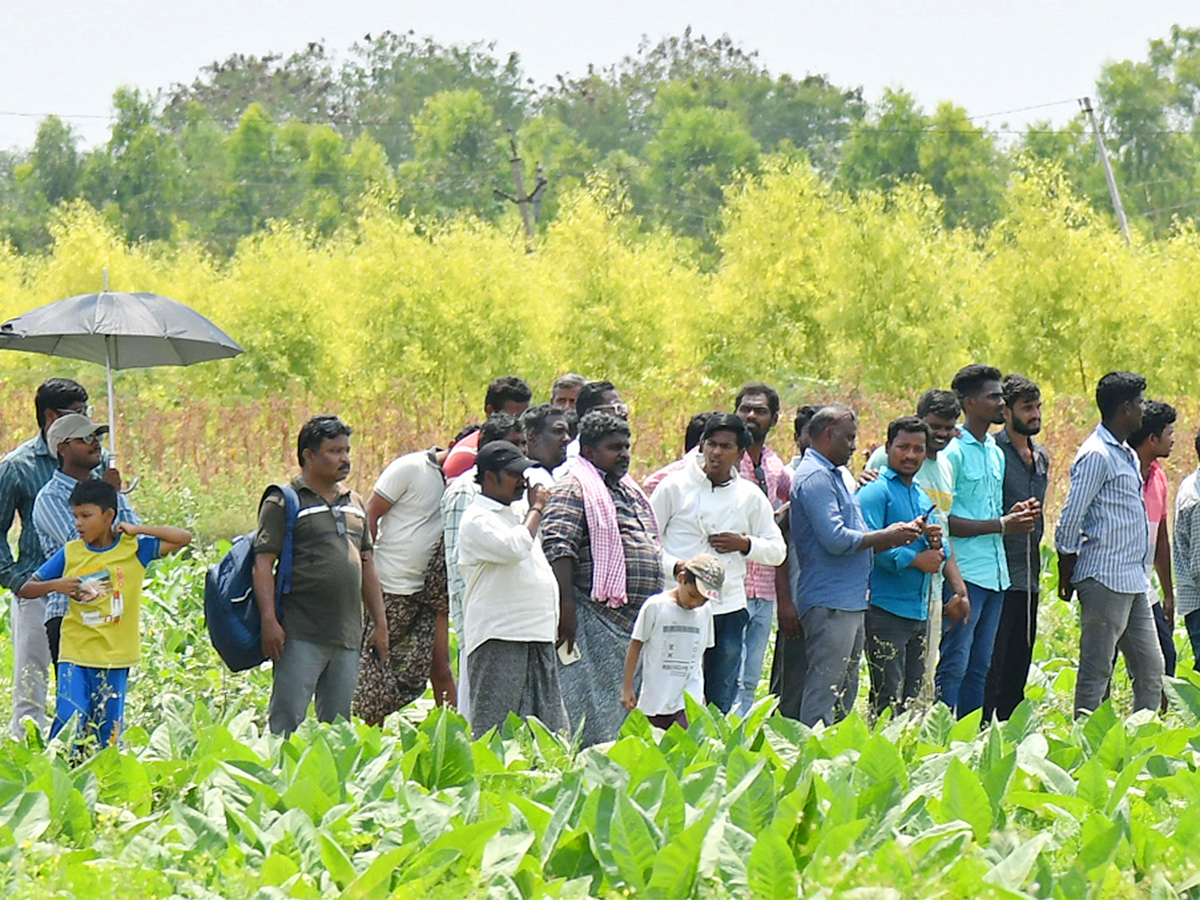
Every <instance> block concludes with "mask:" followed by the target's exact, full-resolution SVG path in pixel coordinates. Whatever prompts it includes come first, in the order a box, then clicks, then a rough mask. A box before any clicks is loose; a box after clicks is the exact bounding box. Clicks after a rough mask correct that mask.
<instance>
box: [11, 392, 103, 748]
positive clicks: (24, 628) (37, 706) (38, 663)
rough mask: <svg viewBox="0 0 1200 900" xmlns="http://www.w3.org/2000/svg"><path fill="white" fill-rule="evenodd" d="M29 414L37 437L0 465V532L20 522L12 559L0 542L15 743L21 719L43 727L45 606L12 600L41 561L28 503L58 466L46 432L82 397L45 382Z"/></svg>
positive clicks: (84, 409) (84, 406) (78, 409)
mask: <svg viewBox="0 0 1200 900" xmlns="http://www.w3.org/2000/svg"><path fill="white" fill-rule="evenodd" d="M34 410H35V412H36V414H37V425H38V432H37V434H36V435H35V436H34V437H32V438H30V439H29V440H28V441H26V442H25V443H23V444H22V445H21V446H20V447H18V448H17V449H15V450H13V451H12V452H11V453H9V454H8V456H6V457H4V461H3V462H2V463H0V533H3V534H8V532H9V529H11V528H12V524H13V519H14V518H17V517H20V519H21V537H20V540H19V541H18V544H17V556H16V558H15V559H14V558H13V555H12V551H11V550H10V549H9V546H8V541H6V540H3V541H0V584H2V585H3V586H4V587H6V588H8V589H9V590H11V591H12V592H13V595H14V596H13V602H12V611H11V612H12V618H11V619H10V620H9V621H10V622H11V623H12V625H11V632H12V640H13V716H12V735H13V737H14V738H16V739H17V740H24V738H25V726H24V725H23V724H22V720H23V719H26V718H30V719H33V721H34V722H35V723H36V724H37V726H38V728H39V729H43V728H45V725H46V670H47V669H48V668H49V667H50V642H49V640H48V639H47V637H46V628H45V614H46V601H45V599H44V598H41V597H38V598H33V599H28V600H20V599H17V597H16V592H17V590H18V589H19V588H20V587H21V585H22V584H24V583H25V582H26V581H27V580H28V579H29V577H30V576H31V575H32V574H33V573H34V572H35V571H37V568H38V566H40V565H41V564H42V563H43V562H44V561H45V559H46V557H45V555H44V554H43V553H42V544H41V541H40V540H39V539H38V534H37V529H36V528H35V527H34V525H33V503H34V500H35V499H36V498H37V495H38V491H40V490H41V489H42V487H43V485H45V484H46V482H47V481H49V480H50V477H51V476H52V475H53V474H54V471H55V469H56V468H57V467H58V466H57V460H56V459H55V456H54V453H53V452H52V451H51V450H50V448H49V447H48V446H47V445H46V430H47V429H48V428H49V427H50V426H51V425H53V424H54V420H55V419H57V418H59V417H60V416H64V415H67V414H69V413H81V414H83V415H87V414H88V413H89V411H90V407H89V406H88V392H87V391H86V390H85V389H84V388H83V386H82V385H80V384H78V383H77V382H74V381H72V380H71V379H70V378H51V379H49V380H47V381H45V382H43V383H42V384H41V386H40V387H38V389H37V393H36V394H35V395H34ZM105 479H106V480H108V481H110V482H113V483H114V485H115V486H117V487H119V486H120V476H119V475H118V474H117V472H116V470H115V469H112V470H108V471H106V472H105Z"/></svg>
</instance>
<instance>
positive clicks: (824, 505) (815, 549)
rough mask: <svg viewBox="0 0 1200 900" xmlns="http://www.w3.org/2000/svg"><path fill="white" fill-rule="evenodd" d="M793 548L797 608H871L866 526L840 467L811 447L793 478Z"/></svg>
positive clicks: (805, 609)
mask: <svg viewBox="0 0 1200 900" xmlns="http://www.w3.org/2000/svg"><path fill="white" fill-rule="evenodd" d="M791 522H792V533H791V549H792V552H793V553H794V554H795V557H796V562H797V564H798V566H799V569H800V571H799V575H798V576H797V578H796V590H795V592H794V596H795V598H796V608H797V609H798V610H799V612H800V615H802V616H803V615H804V614H805V613H806V612H808V610H810V609H812V608H813V607H818V606H821V607H826V608H828V609H843V610H850V611H858V610H864V609H866V608H867V583H868V581H869V579H870V577H871V552H870V551H869V550H864V549H863V546H862V542H863V538H864V537H865V536H866V531H867V524H866V521H865V520H864V519H863V515H862V510H861V509H860V508H859V505H858V500H857V499H856V498H855V496H854V494H853V493H851V492H850V490H849V488H847V486H846V481H845V479H844V478H843V477H842V474H841V470H840V468H839V467H836V466H834V465H833V463H831V462H830V461H829V460H827V459H826V458H825V457H824V456H822V455H821V454H820V453H818V452H817V451H816V450H813V449H812V448H811V447H810V448H809V450H808V452H806V453H805V454H804V458H803V459H802V460H801V461H800V465H799V466H797V467H796V476H795V477H794V478H793V479H792V506H791Z"/></svg>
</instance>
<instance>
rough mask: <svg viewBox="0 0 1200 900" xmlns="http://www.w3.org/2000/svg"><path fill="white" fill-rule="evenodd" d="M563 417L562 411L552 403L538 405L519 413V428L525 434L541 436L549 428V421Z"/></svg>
mask: <svg viewBox="0 0 1200 900" xmlns="http://www.w3.org/2000/svg"><path fill="white" fill-rule="evenodd" d="M564 415H565V414H564V411H563V410H561V409H559V408H558V407H557V406H555V405H554V404H553V403H539V404H538V405H537V406H531V407H529V409H527V410H525V412H523V413H521V427H522V428H524V429H525V433H526V434H541V433H542V432H544V431H545V430H546V429H547V428H549V427H550V420H551V419H553V418H556V417H559V418H561V417H563V416H564Z"/></svg>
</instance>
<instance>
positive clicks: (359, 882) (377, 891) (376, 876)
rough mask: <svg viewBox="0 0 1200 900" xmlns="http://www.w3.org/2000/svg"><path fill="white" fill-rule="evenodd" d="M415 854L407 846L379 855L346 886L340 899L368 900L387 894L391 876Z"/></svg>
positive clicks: (410, 847) (413, 849)
mask: <svg viewBox="0 0 1200 900" xmlns="http://www.w3.org/2000/svg"><path fill="white" fill-rule="evenodd" d="M416 852H417V850H416V848H415V847H413V846H412V845H409V846H405V847H396V848H395V849H393V850H389V851H387V852H386V853H380V854H379V855H378V856H377V857H375V859H374V860H373V861H372V862H371V864H370V865H369V866H367V868H365V869H364V870H363V872H362V874H361V875H359V876H358V877H357V878H355V879H354V880H353V881H352V882H350V884H348V885H347V886H346V890H345V891H343V892H342V897H345V898H346V900H369V898H372V897H379V896H383V895H385V894H387V892H388V890H389V888H390V886H391V879H392V876H393V875H395V874H396V872H398V871H399V870H400V867H401V866H402V865H403V863H404V860H406V859H407V858H408V857H410V856H412V855H413V854H414V853H416Z"/></svg>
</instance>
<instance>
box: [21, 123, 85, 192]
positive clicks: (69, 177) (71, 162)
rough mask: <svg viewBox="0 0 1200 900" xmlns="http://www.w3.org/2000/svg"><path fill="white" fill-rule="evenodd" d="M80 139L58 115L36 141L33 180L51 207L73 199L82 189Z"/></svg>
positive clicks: (42, 130)
mask: <svg viewBox="0 0 1200 900" xmlns="http://www.w3.org/2000/svg"><path fill="white" fill-rule="evenodd" d="M78 141H79V138H78V137H77V136H76V135H75V133H74V132H73V131H72V130H71V126H70V125H68V124H66V123H65V122H64V121H63V120H62V119H60V118H59V117H58V116H47V117H46V118H45V119H43V120H42V122H41V124H40V125H39V126H38V132H37V138H36V139H35V140H34V142H33V155H32V158H31V160H30V161H31V162H32V163H33V172H34V179H35V180H36V182H37V185H38V188H39V189H40V190H41V192H42V196H44V197H45V198H46V202H47V203H49V204H50V205H51V206H57V205H58V204H59V203H61V202H62V201H63V200H73V199H75V197H76V196H77V194H78V190H79V174H80V163H79V150H78V149H77V148H76V146H75V145H76V144H77V143H78Z"/></svg>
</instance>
